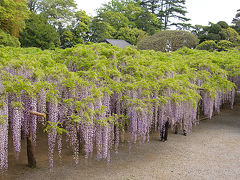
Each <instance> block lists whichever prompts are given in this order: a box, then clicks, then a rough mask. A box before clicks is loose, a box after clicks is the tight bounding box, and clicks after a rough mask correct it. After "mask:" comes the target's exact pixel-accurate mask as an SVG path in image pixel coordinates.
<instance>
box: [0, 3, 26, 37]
mask: <svg viewBox="0 0 240 180" xmlns="http://www.w3.org/2000/svg"><path fill="white" fill-rule="evenodd" d="M27 17H28V9H27V5H26V0H1V1H0V29H3V30H4V31H6V32H7V33H9V34H11V35H12V36H14V37H18V36H19V32H20V31H21V30H22V29H23V27H24V25H25V22H24V20H25V19H26V18H27Z"/></svg>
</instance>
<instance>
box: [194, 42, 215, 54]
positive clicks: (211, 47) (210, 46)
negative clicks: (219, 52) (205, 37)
mask: <svg viewBox="0 0 240 180" xmlns="http://www.w3.org/2000/svg"><path fill="white" fill-rule="evenodd" d="M196 49H199V50H207V51H210V52H213V51H215V50H216V49H217V44H216V43H215V41H213V40H209V41H204V42H202V43H201V44H199V45H197V47H196Z"/></svg>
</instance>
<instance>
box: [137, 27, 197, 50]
mask: <svg viewBox="0 0 240 180" xmlns="http://www.w3.org/2000/svg"><path fill="white" fill-rule="evenodd" d="M197 44H198V39H197V37H195V36H194V35H193V34H191V33H189V32H187V31H173V30H166V31H160V32H158V33H156V34H154V35H153V36H149V37H146V38H144V39H143V40H142V41H141V42H139V44H138V48H139V49H142V50H143V49H152V50H155V51H163V52H169V51H176V50H177V49H180V48H182V47H188V48H195V47H196V45H197Z"/></svg>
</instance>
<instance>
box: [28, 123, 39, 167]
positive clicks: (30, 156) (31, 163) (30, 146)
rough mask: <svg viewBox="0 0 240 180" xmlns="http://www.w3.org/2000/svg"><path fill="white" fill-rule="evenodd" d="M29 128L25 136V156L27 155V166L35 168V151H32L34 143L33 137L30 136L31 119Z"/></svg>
mask: <svg viewBox="0 0 240 180" xmlns="http://www.w3.org/2000/svg"><path fill="white" fill-rule="evenodd" d="M29 124H30V128H29V134H28V137H27V157H28V166H29V167H31V168H36V167H37V163H36V158H35V155H34V154H35V151H34V145H33V138H32V121H31V120H30V122H29Z"/></svg>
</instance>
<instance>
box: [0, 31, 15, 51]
mask: <svg viewBox="0 0 240 180" xmlns="http://www.w3.org/2000/svg"><path fill="white" fill-rule="evenodd" d="M0 45H3V46H12V47H19V46H20V42H19V40H18V39H17V38H15V37H13V36H11V35H10V34H8V33H6V32H4V31H3V30H1V29H0Z"/></svg>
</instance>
